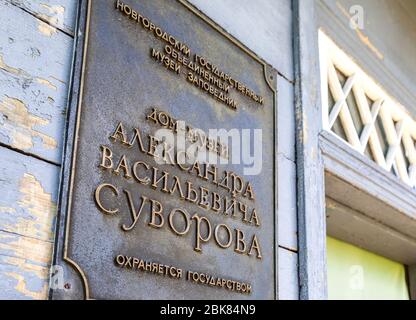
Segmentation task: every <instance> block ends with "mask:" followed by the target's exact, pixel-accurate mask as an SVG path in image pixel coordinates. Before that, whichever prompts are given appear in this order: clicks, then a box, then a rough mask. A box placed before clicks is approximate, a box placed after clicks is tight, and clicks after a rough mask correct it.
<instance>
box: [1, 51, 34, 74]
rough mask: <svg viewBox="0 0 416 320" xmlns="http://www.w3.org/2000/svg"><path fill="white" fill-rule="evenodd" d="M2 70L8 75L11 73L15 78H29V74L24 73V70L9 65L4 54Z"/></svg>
mask: <svg viewBox="0 0 416 320" xmlns="http://www.w3.org/2000/svg"><path fill="white" fill-rule="evenodd" d="M0 70H3V71H5V72H7V73H11V74H13V75H15V76H23V77H29V74H28V73H27V72H25V71H23V70H22V69H18V68H13V67H11V66H9V65H7V64H6V63H5V62H4V58H3V55H2V54H0Z"/></svg>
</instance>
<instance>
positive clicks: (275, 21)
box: [190, 0, 293, 81]
mask: <svg viewBox="0 0 416 320" xmlns="http://www.w3.org/2000/svg"><path fill="white" fill-rule="evenodd" d="M190 2H191V3H192V4H194V5H195V6H196V7H197V8H198V9H200V10H201V11H202V12H204V13H205V14H206V15H207V16H209V17H210V18H211V19H213V20H214V21H215V22H216V23H218V24H219V25H220V26H222V27H223V28H224V29H225V30H226V31H227V32H229V33H230V34H231V35H233V36H234V37H235V38H237V39H238V40H240V41H241V42H242V43H243V44H244V45H246V46H247V47H248V48H250V49H251V50H252V51H254V52H255V53H256V54H257V55H258V56H260V57H261V58H263V59H265V60H266V62H268V63H270V64H271V65H272V66H273V67H274V68H276V69H277V70H278V71H279V72H280V73H281V74H282V75H284V76H285V78H287V79H289V80H291V81H292V80H293V54H292V50H293V48H292V3H291V1H290V0H274V1H269V0H257V1H250V0H240V1H239V2H238V5H236V3H235V2H233V1H223V0H211V1H204V0H191V1H190ZM219 8H221V9H219ZM218 63H220V62H218Z"/></svg>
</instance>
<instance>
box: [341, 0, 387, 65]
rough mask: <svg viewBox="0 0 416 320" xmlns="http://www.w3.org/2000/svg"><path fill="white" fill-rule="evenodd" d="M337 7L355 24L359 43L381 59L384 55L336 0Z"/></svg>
mask: <svg viewBox="0 0 416 320" xmlns="http://www.w3.org/2000/svg"><path fill="white" fill-rule="evenodd" d="M337 7H338V8H339V10H340V11H341V13H342V14H343V15H344V16H345V17H347V18H348V21H351V22H352V23H353V24H354V25H355V28H354V30H355V33H356V34H357V36H358V38H359V39H360V41H361V43H363V44H364V45H365V46H366V47H367V48H369V49H370V50H371V51H372V52H373V53H374V54H375V55H376V56H377V58H378V59H380V60H383V59H384V55H383V54H382V53H381V52H380V50H378V49H377V47H376V46H375V45H374V44H373V43H372V42H371V41H370V38H369V37H368V36H366V35H365V34H364V33H363V32H362V31H361V30H360V28H358V26H357V25H356V23H355V21H354V19H352V16H351V15H350V14H349V12H348V11H347V10H346V9H345V8H344V7H343V6H342V5H341V4H340V3H339V2H338V1H337Z"/></svg>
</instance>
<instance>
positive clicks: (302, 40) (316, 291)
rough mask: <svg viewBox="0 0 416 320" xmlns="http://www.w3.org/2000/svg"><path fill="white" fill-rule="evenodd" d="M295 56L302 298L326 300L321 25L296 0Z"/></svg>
mask: <svg viewBox="0 0 416 320" xmlns="http://www.w3.org/2000/svg"><path fill="white" fill-rule="evenodd" d="M293 10H294V13H293V14H294V56H295V79H296V80H295V83H296V85H295V106H296V140H297V143H296V153H297V163H296V165H297V179H298V184H297V186H298V187H297V193H298V195H297V198H298V201H297V203H298V232H299V285H300V298H301V299H307V300H315V299H326V298H327V286H326V281H327V279H326V226H325V222H326V221H325V205H324V203H325V201H324V197H325V191H324V169H323V162H322V157H321V152H320V148H319V140H318V136H319V132H320V131H321V130H322V104H321V94H320V88H321V83H320V76H319V74H320V67H319V60H318V59H317V57H319V50H318V28H317V24H316V20H315V12H314V6H311V4H310V2H308V1H303V0H294V2H293Z"/></svg>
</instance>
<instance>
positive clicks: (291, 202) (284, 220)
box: [277, 154, 298, 273]
mask: <svg viewBox="0 0 416 320" xmlns="http://www.w3.org/2000/svg"><path fill="white" fill-rule="evenodd" d="M277 171H278V190H279V195H278V203H279V213H278V215H279V233H278V235H279V246H282V247H285V248H288V249H290V250H292V251H297V250H298V237H297V232H298V228H297V215H296V212H297V211H296V200H297V199H296V165H295V163H294V162H293V161H291V160H288V159H287V158H285V157H284V156H283V155H281V154H279V155H278V170H277ZM279 263H280V262H279ZM293 272H294V273H297V269H296V270H293Z"/></svg>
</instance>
